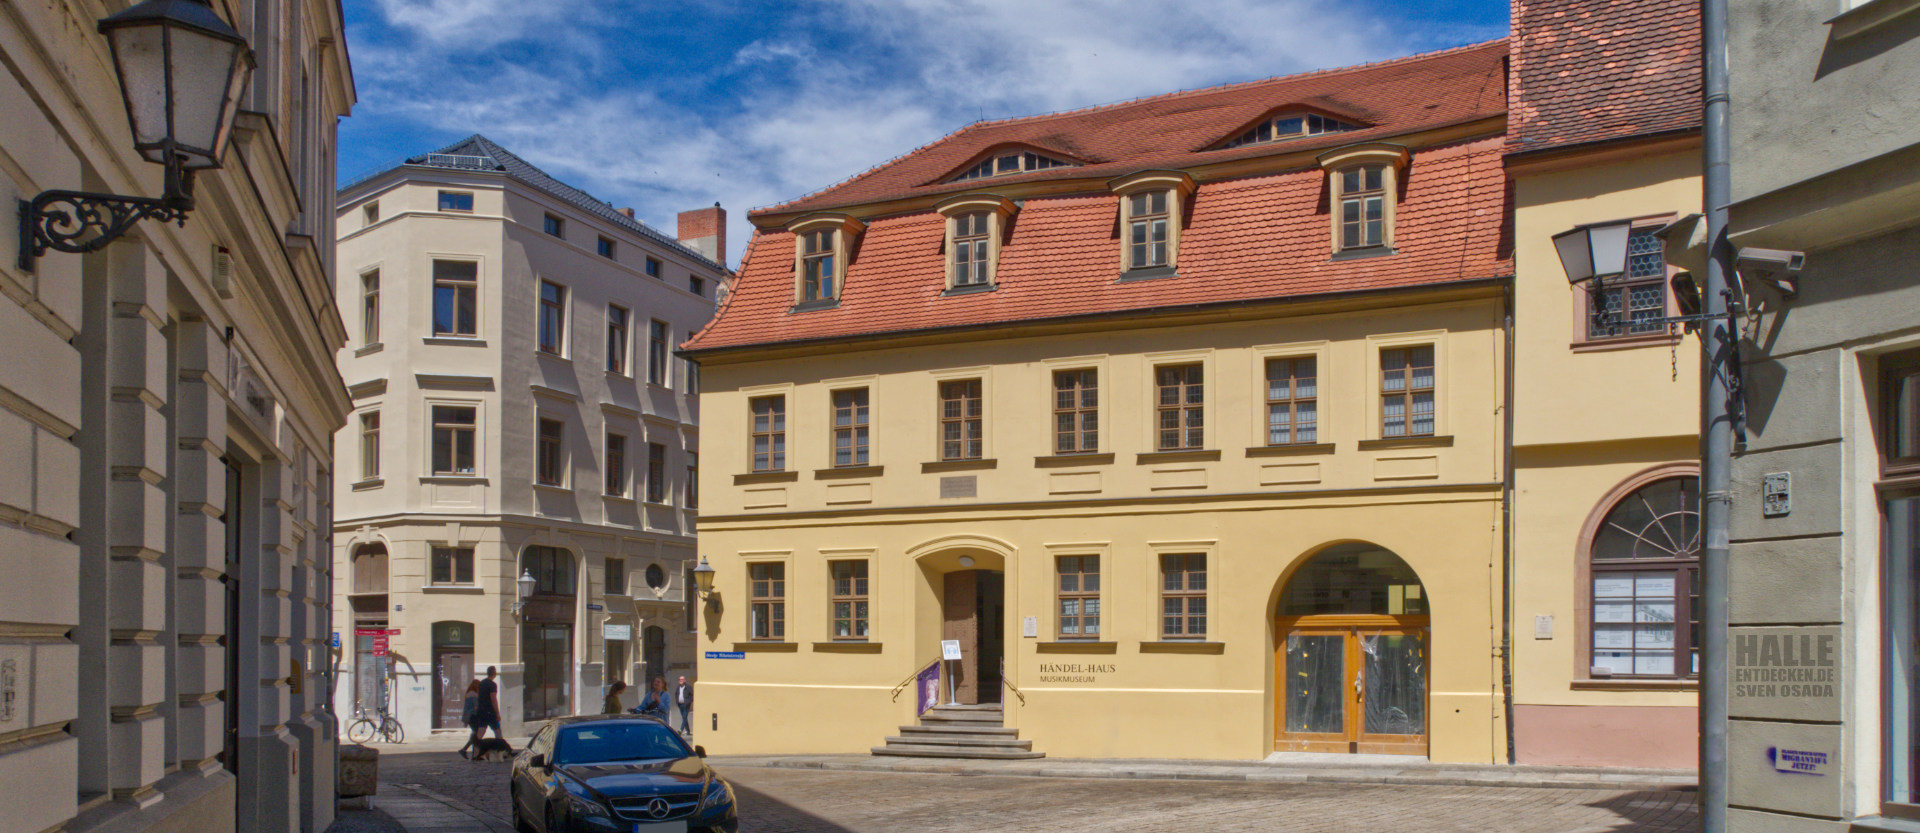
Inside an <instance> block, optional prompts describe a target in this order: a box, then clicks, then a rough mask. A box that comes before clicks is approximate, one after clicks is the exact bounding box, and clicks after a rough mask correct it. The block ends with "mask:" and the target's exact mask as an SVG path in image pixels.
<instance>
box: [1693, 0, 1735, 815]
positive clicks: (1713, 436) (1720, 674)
mask: <svg viewBox="0 0 1920 833" xmlns="http://www.w3.org/2000/svg"><path fill="white" fill-rule="evenodd" d="M1700 33H1701V39H1702V50H1701V51H1702V55H1703V57H1704V58H1705V59H1706V60H1705V64H1706V66H1705V78H1704V79H1703V81H1704V90H1703V92H1704V98H1705V100H1704V104H1705V106H1706V112H1705V119H1704V123H1703V125H1702V128H1703V131H1702V132H1703V137H1702V142H1701V145H1702V147H1701V152H1702V155H1703V157H1704V158H1703V159H1702V160H1701V161H1702V162H1703V166H1704V171H1703V174H1704V176H1703V177H1702V180H1703V181H1702V196H1703V197H1704V199H1703V200H1702V202H1703V205H1702V206H1701V207H1702V208H1703V209H1704V210H1705V211H1706V215H1707V268H1706V280H1705V282H1704V283H1703V284H1702V285H1701V287H1700V295H1701V298H1700V300H1701V304H1702V312H1705V313H1707V314H1708V315H1710V316H1713V317H1710V318H1708V319H1707V320H1706V321H1704V322H1702V323H1703V327H1702V332H1701V339H1700V351H1701V356H1700V358H1701V362H1700V377H1701V390H1700V487H1701V506H1700V520H1701V526H1702V531H1703V533H1704V534H1705V536H1706V541H1705V544H1706V546H1705V547H1704V548H1703V549H1702V552H1701V560H1700V604H1701V608H1702V610H1701V620H1700V624H1701V629H1702V631H1704V633H1703V634H1702V637H1703V639H1702V643H1703V644H1701V646H1700V649H1701V650H1700V663H1701V667H1700V823H1701V826H1700V829H1701V830H1703V831H1706V833H1725V831H1726V829H1727V549H1728V547H1727V538H1728V534H1727V527H1728V517H1729V515H1730V511H1729V510H1730V509H1731V506H1732V502H1733V496H1732V494H1731V492H1730V491H1729V482H1730V480H1731V477H1730V474H1731V472H1730V470H1731V469H1732V467H1733V424H1732V421H1731V414H1730V411H1731V407H1730V406H1731V402H1732V389H1733V386H1732V381H1733V380H1732V379H1731V374H1732V373H1733V368H1734V355H1733V351H1734V350H1736V349H1738V345H1737V344H1736V343H1735V342H1734V338H1733V321H1732V319H1731V317H1729V316H1728V314H1727V313H1728V308H1729V307H1730V306H1731V304H1730V302H1731V300H1732V299H1731V297H1730V295H1729V293H1728V289H1727V286H1728V280H1727V278H1728V276H1729V275H1730V273H1731V272H1732V269H1731V267H1732V264H1733V248H1732V246H1730V245H1729V244H1728V242H1727V204H1728V203H1729V202H1731V201H1732V193H1733V188H1732V181H1731V176H1730V174H1729V172H1728V158H1729V156H1730V152H1729V148H1730V145H1729V142H1728V137H1727V115H1728V114H1727V110H1728V107H1729V104H1730V102H1729V98H1728V94H1727V0H1701V9H1700Z"/></svg>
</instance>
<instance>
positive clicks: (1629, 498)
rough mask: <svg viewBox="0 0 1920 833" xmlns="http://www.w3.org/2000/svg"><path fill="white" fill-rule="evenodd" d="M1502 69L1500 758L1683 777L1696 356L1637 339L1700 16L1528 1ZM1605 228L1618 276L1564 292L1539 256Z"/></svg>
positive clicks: (1664, 305)
mask: <svg viewBox="0 0 1920 833" xmlns="http://www.w3.org/2000/svg"><path fill="white" fill-rule="evenodd" d="M1606 50H1614V51H1613V52H1606ZM1512 53H1513V61H1512V67H1513V68H1512V73H1511V79H1512V84H1511V92H1510V96H1511V98H1512V104H1511V108H1512V118H1511V122H1510V124H1509V126H1508V133H1507V154H1506V156H1505V164H1506V171H1507V174H1508V176H1509V177H1510V178H1511V180H1512V183H1513V195H1514V196H1513V239H1514V261H1515V265H1516V269H1515V277H1514V290H1513V293H1514V320H1515V325H1514V345H1515V347H1514V374H1513V380H1514V397H1513V414H1512V419H1513V424H1512V431H1513V435H1512V436H1513V457H1512V460H1513V475H1512V483H1513V495H1512V512H1513V515H1512V526H1511V529H1512V540H1511V543H1510V553H1511V559H1512V570H1513V575H1512V583H1511V586H1512V587H1513V595H1512V598H1511V599H1510V600H1509V601H1508V603H1507V605H1506V606H1507V608H1508V610H1509V613H1510V616H1511V622H1510V623H1509V629H1508V632H1507V633H1508V639H1509V644H1510V645H1511V654H1512V673H1513V684H1512V689H1511V690H1512V697H1513V728H1514V734H1513V739H1512V740H1513V753H1514V759H1515V761H1516V762H1518V763H1523V764H1562V765H1589V766H1641V767H1669V768H1690V767H1693V766H1694V765H1695V762H1696V760H1697V756H1698V743H1699V734H1698V731H1697V726H1698V714H1697V710H1696V708H1695V702H1696V690H1697V687H1698V666H1697V665H1696V664H1695V657H1696V656H1697V653H1698V652H1697V649H1696V647H1695V646H1696V645H1697V640H1698V634H1697V632H1696V630H1697V627H1698V626H1697V624H1696V622H1697V619H1698V612H1697V595H1698V593H1699V586H1698V583H1697V582H1698V576H1699V548H1700V541H1699V535H1700V524H1699V507H1698V501H1699V485H1698V484H1699V465H1698V458H1699V432H1700V425H1699V412H1700V408H1699V399H1700V393H1699V391H1700V362H1699V354H1700V344H1699V340H1698V339H1697V338H1694V337H1691V336H1685V335H1684V334H1683V333H1682V331H1681V328H1679V327H1669V326H1667V325H1665V324H1658V323H1654V322H1653V321H1651V320H1650V319H1656V318H1661V317H1664V316H1674V315H1678V314H1680V307H1679V304H1678V302H1677V300H1676V298H1675V292H1674V290H1673V287H1672V286H1671V280H1672V279H1673V278H1674V277H1675V276H1676V274H1677V273H1676V272H1675V271H1674V270H1672V269H1670V268H1669V267H1668V266H1667V264H1666V262H1665V260H1664V259H1663V245H1662V242H1661V238H1660V237H1658V236H1656V235H1655V233H1654V232H1655V231H1657V230H1658V229H1659V228H1660V227H1662V226H1664V225H1666V224H1667V223H1670V222H1673V221H1674V220H1676V219H1678V218H1680V217H1682V216H1686V215H1688V214H1694V213H1698V212H1699V211H1700V48H1699V13H1698V9H1697V4H1693V3H1688V2H1685V0H1636V2H1631V3H1614V2H1599V1H1598V0H1595V1H1594V2H1585V0H1582V2H1571V3H1569V2H1525V1H1524V0H1523V2H1516V3H1515V4H1514V6H1513V46H1512ZM1603 54H1604V55H1608V56H1610V57H1609V58H1608V59H1607V60H1601V59H1599V58H1597V57H1596V56H1601V55H1603ZM1612 221H1628V222H1630V223H1631V232H1630V236H1629V240H1628V245H1629V257H1628V263H1627V267H1628V268H1627V273H1626V274H1625V275H1624V276H1622V277H1621V278H1620V279H1618V280H1611V281H1610V282H1609V285H1608V287H1607V288H1605V289H1604V290H1602V293H1601V294H1600V295H1598V296H1596V295H1594V294H1592V293H1591V292H1590V291H1589V290H1588V289H1587V288H1585V287H1573V286H1570V285H1569V284H1568V281H1567V275H1566V271H1565V270H1564V269H1563V268H1562V265H1561V262H1560V257H1559V255H1558V254H1556V252H1555V246H1554V242H1553V237H1554V235H1556V234H1561V233H1563V232H1566V231H1569V230H1571V229H1574V228H1575V227H1577V226H1580V225H1583V224H1587V223H1602V222H1612ZM1596 306H1600V307H1603V309H1602V310H1600V311H1602V312H1610V313H1611V318H1607V317H1599V318H1596V316H1595V315H1594V313H1595V311H1596Z"/></svg>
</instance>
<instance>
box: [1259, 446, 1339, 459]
mask: <svg viewBox="0 0 1920 833" xmlns="http://www.w3.org/2000/svg"><path fill="white" fill-rule="evenodd" d="M1332 453H1333V443H1296V444H1293V445H1256V446H1252V447H1249V448H1248V449H1247V456H1248V457H1299V456H1305V455H1308V454H1332Z"/></svg>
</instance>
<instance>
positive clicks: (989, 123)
mask: <svg viewBox="0 0 1920 833" xmlns="http://www.w3.org/2000/svg"><path fill="white" fill-rule="evenodd" d="M1510 39H1511V36H1508V37H1501V38H1495V39H1493V40H1490V41H1481V42H1479V43H1470V44H1466V45H1464V46H1453V47H1448V48H1446V49H1436V50H1434V51H1432V52H1416V53H1414V54H1412V55H1402V56H1400V57H1398V58H1387V59H1384V60H1379V61H1369V62H1367V63H1361V64H1351V65H1348V66H1343V67H1329V68H1326V69H1313V70H1307V71H1306V72H1296V73H1294V74H1292V75H1269V76H1267V77H1265V78H1255V79H1251V80H1247V81H1229V82H1227V83H1225V84H1215V85H1213V86H1211V87H1195V88H1193V89H1191V90H1174V91H1173V92H1167V93H1156V94H1154V95H1148V96H1141V97H1139V98H1128V99H1122V100H1119V101H1110V102H1107V103H1106V104H1095V105H1092V106H1090V107H1080V108H1076V109H1073V110H1055V111H1053V112H1049V113H1034V114H1031V115H1025V116H1012V117H1009V118H1004V119H991V120H982V121H976V122H973V123H971V124H968V125H967V128H973V127H998V126H1000V125H1005V124H1022V123H1026V122H1036V121H1044V120H1046V119H1052V118H1062V117H1066V116H1083V115H1086V114H1088V113H1098V112H1102V111H1105V110H1118V109H1120V108H1122V107H1129V106H1132V105H1136V104H1146V103H1149V102H1154V101H1162V100H1167V99H1175V98H1181V97H1183V96H1195V95H1205V94H1212V93H1217V92H1223V91H1226V90H1236V89H1242V88H1246V87H1254V86H1258V85H1261V84H1271V83H1275V82H1280V81H1296V80H1300V79H1305V78H1319V77H1324V76H1328V75H1340V74H1342V73H1348V72H1359V71H1360V70H1366V69H1379V68H1381V67H1385V66H1391V65H1393V64H1399V63H1405V62H1407V61H1417V60H1425V59H1430V58H1438V57H1441V56H1443V55H1448V54H1452V53H1455V52H1471V51H1473V50H1476V49H1485V48H1488V47H1491V46H1494V45H1496V44H1504V43H1506V42H1507V41H1508V40H1510ZM962 129H963V130H964V129H966V128H962Z"/></svg>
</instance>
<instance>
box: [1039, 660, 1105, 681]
mask: <svg viewBox="0 0 1920 833" xmlns="http://www.w3.org/2000/svg"><path fill="white" fill-rule="evenodd" d="M1116 670H1119V666H1117V665H1113V664H1112V663H1095V662H1043V663H1040V682H1043V683H1097V682H1099V681H1100V679H1099V675H1101V674H1112V673H1113V672H1114V671H1116Z"/></svg>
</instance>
